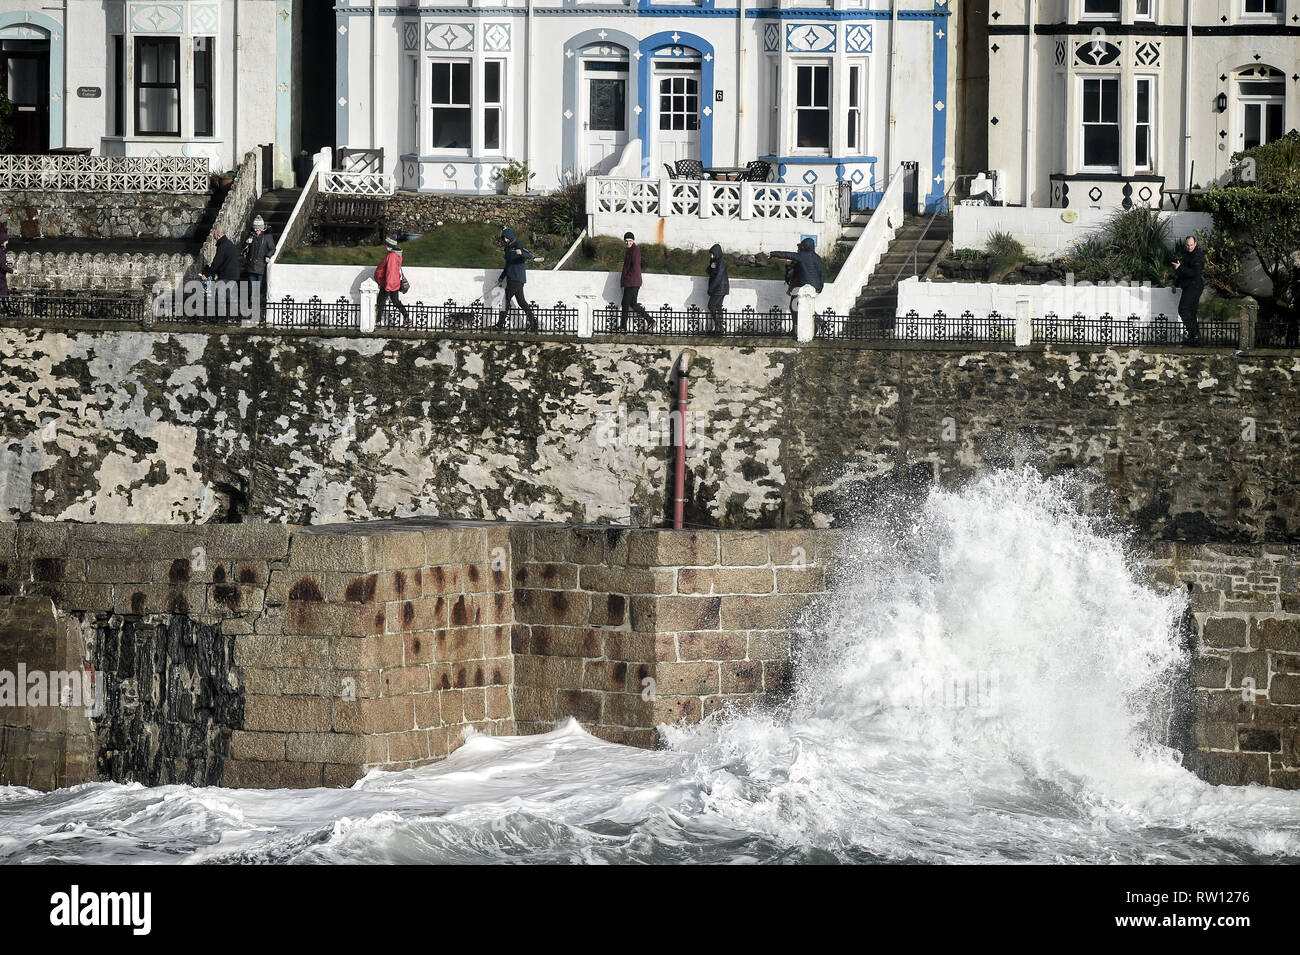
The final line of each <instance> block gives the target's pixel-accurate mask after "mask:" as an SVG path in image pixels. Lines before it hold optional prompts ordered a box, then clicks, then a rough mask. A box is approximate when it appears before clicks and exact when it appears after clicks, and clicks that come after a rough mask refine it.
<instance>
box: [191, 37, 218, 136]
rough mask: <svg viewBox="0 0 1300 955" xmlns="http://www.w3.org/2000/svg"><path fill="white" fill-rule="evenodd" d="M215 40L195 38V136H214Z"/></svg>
mask: <svg viewBox="0 0 1300 955" xmlns="http://www.w3.org/2000/svg"><path fill="white" fill-rule="evenodd" d="M214 45H215V38H213V37H206V36H196V37H195V38H194V135H195V136H211V135H213V121H212V86H213V83H212V47H213V46H214Z"/></svg>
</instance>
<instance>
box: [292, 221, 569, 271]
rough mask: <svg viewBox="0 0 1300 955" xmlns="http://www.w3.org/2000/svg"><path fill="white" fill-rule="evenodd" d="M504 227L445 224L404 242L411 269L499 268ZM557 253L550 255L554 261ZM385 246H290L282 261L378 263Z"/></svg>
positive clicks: (324, 263) (405, 253)
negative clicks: (427, 267)
mask: <svg viewBox="0 0 1300 955" xmlns="http://www.w3.org/2000/svg"><path fill="white" fill-rule="evenodd" d="M500 234H501V227H500V226H493V225H488V224H487V223H481V222H467V223H457V224H454V225H445V226H443V227H442V228H441V229H435V230H434V231H433V232H428V233H425V235H424V237H423V238H420V239H414V240H412V241H410V242H403V243H402V264H403V265H405V266H406V267H407V268H416V267H419V266H438V267H441V268H447V269H493V268H495V269H499V268H501V263H502V253H501V239H500V238H499V236H500ZM552 256H553V253H552V254H551V255H548V256H547V257H548V258H550V259H551V261H552V262H554V261H555V260H554V258H552ZM383 257H384V247H383V246H382V245H351V246H345V245H311V246H299V247H298V248H296V249H290V250H289V251H288V252H286V253H285V254H284V255H283V256H282V257H281V258H280V261H281V262H285V263H289V264H293V265H372V266H373V265H378V264H379V261H380V260H381V259H382V258H383Z"/></svg>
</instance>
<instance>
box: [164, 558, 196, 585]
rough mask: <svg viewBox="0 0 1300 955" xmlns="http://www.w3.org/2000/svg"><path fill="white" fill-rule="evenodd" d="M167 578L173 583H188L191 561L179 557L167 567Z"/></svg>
mask: <svg viewBox="0 0 1300 955" xmlns="http://www.w3.org/2000/svg"><path fill="white" fill-rule="evenodd" d="M167 579H168V581H170V582H171V583H173V584H183V583H187V582H188V581H189V579H190V562H189V561H188V560H186V559H185V558H184V557H177V558H176V559H175V560H174V561H172V565H171V566H170V567H168V568H167Z"/></svg>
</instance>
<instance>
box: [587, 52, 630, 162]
mask: <svg viewBox="0 0 1300 955" xmlns="http://www.w3.org/2000/svg"><path fill="white" fill-rule="evenodd" d="M581 87H582V103H581V104H580V105H581V116H582V155H583V157H584V160H585V164H586V169H587V172H588V173H590V174H592V175H601V174H602V173H606V172H608V171H609V169H610V167H612V166H613V165H614V164H615V163H617V162H618V159H619V156H621V155H622V154H623V147H624V146H626V145H627V140H628V122H627V109H628V102H627V87H628V82H627V60H608V59H584V60H583V63H582V84H581Z"/></svg>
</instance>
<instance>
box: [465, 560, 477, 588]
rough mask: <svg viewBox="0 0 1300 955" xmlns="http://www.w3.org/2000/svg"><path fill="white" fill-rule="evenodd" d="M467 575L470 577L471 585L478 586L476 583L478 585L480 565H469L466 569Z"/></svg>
mask: <svg viewBox="0 0 1300 955" xmlns="http://www.w3.org/2000/svg"><path fill="white" fill-rule="evenodd" d="M465 573H466V574H467V575H468V576H469V582H470V583H472V584H476V583H478V565H477V564H469V565H467V566H466V567H465Z"/></svg>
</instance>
